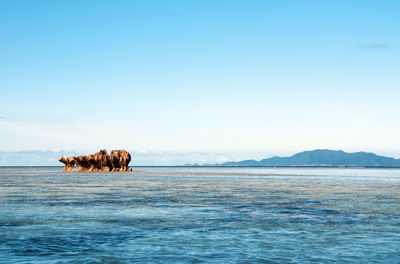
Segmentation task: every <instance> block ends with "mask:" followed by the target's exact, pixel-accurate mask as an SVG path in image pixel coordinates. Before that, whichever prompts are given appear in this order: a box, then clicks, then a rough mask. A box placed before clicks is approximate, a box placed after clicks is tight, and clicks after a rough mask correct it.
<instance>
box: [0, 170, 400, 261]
mask: <svg viewBox="0 0 400 264" xmlns="http://www.w3.org/2000/svg"><path fill="white" fill-rule="evenodd" d="M134 170H135V171H134V172H133V173H104V172H102V173H96V172H88V173H81V172H79V173H78V172H69V173H66V172H62V168H60V167H53V168H0V234H1V236H0V262H2V263H15V262H19V263H132V262H135V263H400V250H399V249H400V170H399V169H331V168H329V169H314V168H279V169H274V168H134Z"/></svg>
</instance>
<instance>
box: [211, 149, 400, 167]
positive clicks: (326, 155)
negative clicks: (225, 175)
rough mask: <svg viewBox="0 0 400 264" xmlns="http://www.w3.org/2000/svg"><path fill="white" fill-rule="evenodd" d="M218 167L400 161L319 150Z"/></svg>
mask: <svg viewBox="0 0 400 264" xmlns="http://www.w3.org/2000/svg"><path fill="white" fill-rule="evenodd" d="M216 165H217V166H362V167H365V166H372V167H374V166H376V167H381V166H387V167H396V166H400V159H394V158H389V157H384V156H378V155H376V154H374V153H368V152H355V153H347V152H344V151H342V150H337V151H336V150H329V149H317V150H312V151H303V152H300V153H297V154H295V155H293V156H291V157H277V156H275V157H272V158H269V159H262V160H260V161H256V160H243V161H238V162H225V163H220V164H216Z"/></svg>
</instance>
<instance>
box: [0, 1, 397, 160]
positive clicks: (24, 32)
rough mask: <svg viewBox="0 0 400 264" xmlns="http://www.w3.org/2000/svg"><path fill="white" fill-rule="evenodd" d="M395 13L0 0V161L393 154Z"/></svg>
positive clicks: (373, 6) (309, 5)
mask: <svg viewBox="0 0 400 264" xmlns="http://www.w3.org/2000/svg"><path fill="white" fill-rule="evenodd" d="M399 14H400V1H398V0H373V1H372V0H360V1H357V0H354V1H348V0H343V1H342V0H336V1H320V0H315V1H311V0H304V1H295V0H293V1H289V0H282V1H256V0H250V1H248V0H247V1H232V0H229V1H223V0H222V1H214V0H212V1H207V0H202V1H168V0H163V1H161V0H160V1H151V0H149V1H101V0H96V1H90V0H87V1H73V0H68V1H66V0H64V1H63V0H60V1H39V0H38V1H21V0H17V1H15V0H11V1H8V0H2V1H0V91H1V96H0V151H1V152H5V153H11V152H12V153H17V152H26V151H42V152H46V151H50V152H51V151H55V152H57V151H58V152H59V151H64V152H68V151H69V152H74V153H86V152H93V151H97V150H98V149H100V148H107V149H109V150H111V149H121V148H124V149H127V150H130V151H131V152H133V156H135V153H136V154H137V155H144V154H146V155H147V156H146V157H147V158H146V159H147V161H142V163H146V162H147V163H151V164H154V163H157V162H159V164H167V163H168V164H180V163H182V162H186V161H192V160H196V159H197V160H199V161H206V162H212V161H216V160H218V161H222V160H231V159H246V158H255V159H257V158H258V159H262V158H265V157H268V156H272V155H275V154H277V155H280V154H282V155H285V154H294V153H295V152H298V151H302V150H311V149H318V148H329V149H342V150H345V151H350V152H351V151H371V152H375V153H377V154H381V155H388V156H392V157H400V140H399V135H400V122H399V117H400V103H399V102H400V52H399V51H400V50H399V49H400V16H399ZM171 153H178V154H179V155H178V156H185V155H186V154H187V155H192V154H193V153H195V154H194V156H193V155H192V156H191V158H190V159H188V157H186V158H184V159H182V158H181V159H179V158H176V159H174V158H170V159H169V160H168V162H167V163H163V162H162V160H160V159H159V158H160V156H165V157H164V158H166V159H168V155H170V156H171ZM190 153H191V154H190ZM196 153H197V154H196ZM198 153H203V154H204V155H205V156H204V157H208V158H204V157H203V156H202V157H200V156H198ZM139 163H140V162H139ZM0 164H1V161H0ZM140 165H145V164H140Z"/></svg>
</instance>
